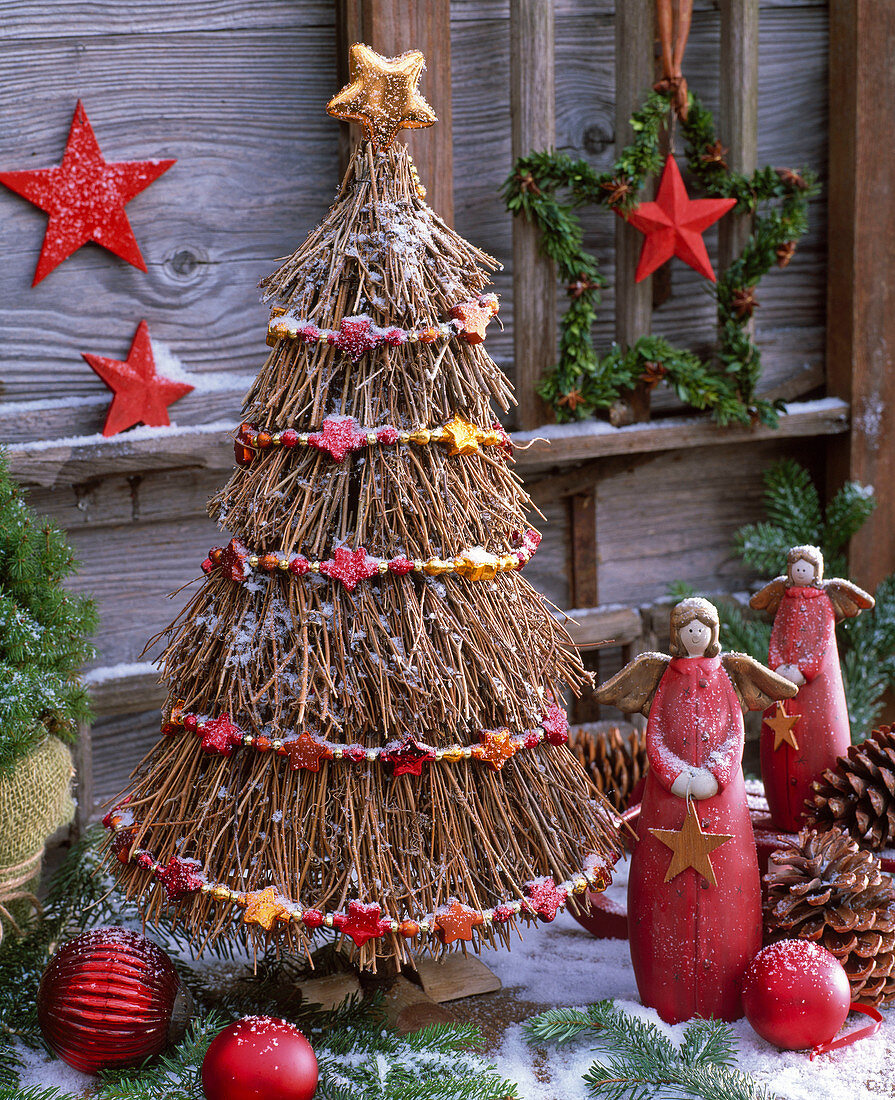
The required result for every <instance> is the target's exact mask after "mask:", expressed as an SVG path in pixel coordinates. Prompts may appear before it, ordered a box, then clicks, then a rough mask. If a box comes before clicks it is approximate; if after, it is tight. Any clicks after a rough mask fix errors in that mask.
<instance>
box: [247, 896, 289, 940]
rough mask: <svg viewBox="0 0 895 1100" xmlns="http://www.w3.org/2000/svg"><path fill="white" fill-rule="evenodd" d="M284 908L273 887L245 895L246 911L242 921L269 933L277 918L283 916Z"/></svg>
mask: <svg viewBox="0 0 895 1100" xmlns="http://www.w3.org/2000/svg"><path fill="white" fill-rule="evenodd" d="M285 913H286V907H285V905H283V902H282V900H281V899H280V895H279V894H278V893H277V891H276V890H275V889H274V887H273V886H268V887H267V889H266V890H261V891H256V892H254V893H251V894H246V910H245V915H244V916H243V918H242V919H243V920H244V921H245V923H246V924H257V925H258V927H259V928H263V929H264V931H265V932H269V931H270V930H271V929H272V928H273V926H274V923H275V922H276V920H277V918H278V917H281V916H284V915H285Z"/></svg>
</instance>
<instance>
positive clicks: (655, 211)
mask: <svg viewBox="0 0 895 1100" xmlns="http://www.w3.org/2000/svg"><path fill="white" fill-rule="evenodd" d="M736 204H737V201H736V199H691V198H690V196H689V195H688V194H687V188H686V186H685V185H684V180H683V177H682V176H681V170H680V169H679V168H678V166H677V161H676V160H675V159H674V157H669V158H668V160H666V161H665V168H664V170H663V172H662V179H661V181H660V183H659V190H658V192H657V194H656V201H655V202H642V203H641V204H640V205H639V206H637V207H636V208H635V209H634V210H631V211H629V213H627V214H623V213H622V212H621V211H619V213H620V214H621V216H622V217H624V218H625V219H626V220H627V221H628V222H630V223H631V225H633V226H634V228H635V229H639V230H640V232H641V233H643V234H644V235H645V236H646V240H645V241H644V242H643V249H642V251H641V253H640V262H639V263H638V264H637V273H636V275H635V277H634V278H635V282H638V283H639V282H640V281H641V279H645V278H646V277H647V275H652V273H653V272H654V271H656V270H658V268H660V267H661V266H662V264H664V263H665V261H666V260H670V259H671V257H672V256H677V257H678V258H679V259H681V260H683V261H684V263H685V264H689V265H690V267H692V268H693V269H694V271H698V272H699V274H700V275H704V276H705V277H706V278H707V279H711V281H712V282H715V273H714V271H713V270H712V265H711V262H710V260H709V254H708V252H707V251H706V248H705V241H704V240H703V239H702V234H703V233H704V232H705V231H706V229H708V227H709V226H710V225H714V223H715V222H716V221H717V220H718V219H719V218H721V217H723V215H724V214H726V213H727V211H728V210H730V209H732V208H733V207H734V206H736Z"/></svg>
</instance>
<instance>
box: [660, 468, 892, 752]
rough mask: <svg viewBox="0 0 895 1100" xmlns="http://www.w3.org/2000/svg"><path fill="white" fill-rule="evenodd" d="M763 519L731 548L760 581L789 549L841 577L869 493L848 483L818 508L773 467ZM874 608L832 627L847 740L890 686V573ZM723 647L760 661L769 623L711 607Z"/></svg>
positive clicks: (816, 499) (676, 592) (800, 483)
mask: <svg viewBox="0 0 895 1100" xmlns="http://www.w3.org/2000/svg"><path fill="white" fill-rule="evenodd" d="M764 482H765V495H764V499H765V509H766V512H767V519H766V520H762V521H761V522H759V523H749V524H746V525H745V526H744V527H741V528H740V529H739V530H738V531H737V533H736V535H735V536H734V548H735V550H736V552H737V554H738V555H739V556H740V558H742V560H743V561H744V562H745V563H746V565H748V566H750V568H752V569H754V570H755V571H756V572H757V573H759V574H761V575H762V576H763V577H765V578H767V577H772V576H775V575H776V574H779V573H780V572H781V571H782V569H783V566H784V563H785V562H786V553H787V551H788V550H789V549H790V547H792V546H799V545H802V544H805V543H807V544H809V545H812V546H817V547H818V548H819V549H820V551H821V553H822V554H823V556H824V563H825V570H824V571H825V573H826V574H827V575H828V576H831V577H835V576H844V575H845V573H846V561H845V553H844V551H845V547H846V546H847V544H848V541H849V539H851V537H852V536H853V535H854V534H855V533H856V532H857V531H858V530H860V528H861V527H862V526H863V525H864V523H866V521H867V520H868V519H869V517H870V514H871V513H872V512H873V509H874V508H875V507H876V501H875V500H874V496H873V490H872V489H871V488H868V487H865V486H863V485H859V484H858V483H857V482H855V481H848V482H846V483H845V485H843V486H842V488H841V489H840V490H839V491H838V492H837V493H836V494H835V496H834V497H833V498H832V499H831V500H830V501H829V503H828V504H827V506H826V508H822V507H821V503H820V495H819V493H818V491H817V487H816V486H815V484H814V482H813V481H812V480H811V475H810V473H809V472H808V471H807V470H806V469H805V468H804V466H800V465H799V463H798V462H795V461H793V460H792V459H782V460H781V461H780V462H776V463H774V465H773V466H771V467H770V468H769V469H768V470H767V471H766V473H765V476H764ZM670 595H671V596H672V598H673V599H674V600H680V599H684V598H686V597H687V596H691V595H693V591H692V589H690V588H689V587H688V586H687V585H686V584H682V583H678V584H675V585H674V586H673V587H672V590H671V593H670ZM874 598H875V599H876V606H875V607H874V609H873V611H872V612H870V613H869V614H867V615H861V616H859V617H858V618H855V619H846V620H845V621H843V622H841V623H839V624H838V625H837V627H836V634H837V641H838V646H839V654H840V659H841V663H842V679H843V681H844V684H845V697H846V701H847V704H848V717H849V722H850V724H851V732H852V741H854V742H858V741H861V740H863V739H864V737H866V736H867V733H868V732H869V731H870V730H872V729H873V727H874V725H875V724H876V721H877V719H878V718H879V716H880V713H881V711H882V708H883V696H884V695H885V694H886V692H887V691H889V690H890V689H892V688H893V687H895V575H892V576H889V577H886V578H885V579H884V580H882V581H881V582H880V584H879V586H878V588H877V590H876V592H875V594H874ZM718 613H719V615H720V618H721V631H722V637H723V639H724V647H725V649H729V650H739V651H741V652H743V653H748V654H749V655H750V656H751V657H754V658H755V660H757V661H766V660H767V656H768V644H769V643H770V640H771V624H770V623H769V622H766V621H765V620H764V619H763V618H756V617H755V615H754V614H753V613H752V612H751V611H745V612H744V611H743V610H741V609H740V607H739V606H737V605H735V604H733V603H731V602H730V601H728V600H722V601H720V602H719V604H718Z"/></svg>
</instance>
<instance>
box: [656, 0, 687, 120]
mask: <svg viewBox="0 0 895 1100" xmlns="http://www.w3.org/2000/svg"><path fill="white" fill-rule="evenodd" d="M692 18H693V0H656V23H657V25H658V28H659V42H660V45H661V47H662V79H661V80H659V81H657V83H656V84H654V85H653V88H654V89H655V91H657V92H669V93H671V104H672V106H673V107H674V110H675V113H676V114H677V116H678V118H679V119H681V120H682V121H686V118H687V81H686V80H685V79H684V74H683V71H682V66H683V63H684V50H685V49H686V48H687V38H688V36H689V34H690V22H691V20H692Z"/></svg>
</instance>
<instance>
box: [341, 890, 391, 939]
mask: <svg viewBox="0 0 895 1100" xmlns="http://www.w3.org/2000/svg"><path fill="white" fill-rule="evenodd" d="M333 928H338V930H339V931H340V932H341V933H342V935H343V936H350V937H351V939H353V940H354V942H355V943H356V944H357V946H358V947H363V946H364V944H365V943H366V942H367V940H375V939H378V937H379V936H384V935H385V933H386V932H390V931H391V921H387V920H383V919H382V907H381V906H380V905H377V904H376V902H375V901H372V902H370V903H369V905H364V904H363V902H360V901H350V902H349V903H348V913H347V915H346V914H345V913H334V914H333Z"/></svg>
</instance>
